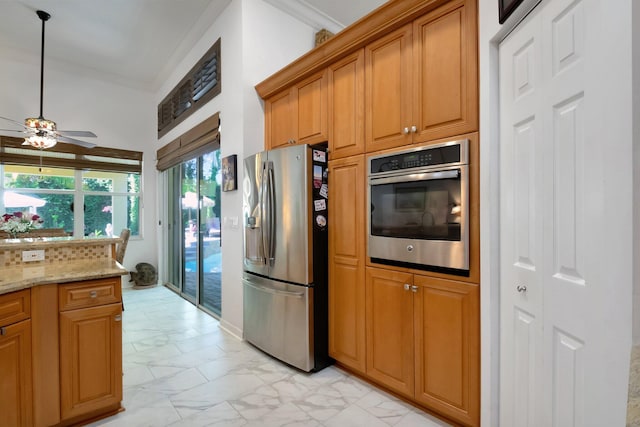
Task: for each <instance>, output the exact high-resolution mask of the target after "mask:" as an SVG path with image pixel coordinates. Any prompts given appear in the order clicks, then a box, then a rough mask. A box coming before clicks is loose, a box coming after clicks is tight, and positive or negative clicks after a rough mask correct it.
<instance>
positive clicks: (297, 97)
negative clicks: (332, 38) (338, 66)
mask: <svg viewBox="0 0 640 427" xmlns="http://www.w3.org/2000/svg"><path fill="white" fill-rule="evenodd" d="M265 138H266V148H267V149H272V148H277V147H282V146H285V145H291V144H316V143H319V142H324V141H326V140H327V73H326V70H325V71H322V72H320V73H316V74H314V75H313V76H311V77H309V78H307V79H305V80H303V81H301V82H300V83H298V84H296V85H294V86H292V87H291V88H289V89H287V90H284V91H282V92H280V93H277V94H275V95H273V96H272V97H270V98H269V99H267V100H266V101H265Z"/></svg>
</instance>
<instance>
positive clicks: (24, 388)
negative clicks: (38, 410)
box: [0, 320, 33, 427]
mask: <svg viewBox="0 0 640 427" xmlns="http://www.w3.org/2000/svg"><path fill="white" fill-rule="evenodd" d="M31 384H32V382H31V320H24V321H22V322H19V323H14V324H13V325H9V326H5V327H4V333H3V334H2V335H0V426H25V427H27V426H31V425H33V420H32V414H33V408H32V400H33V399H32V385H31Z"/></svg>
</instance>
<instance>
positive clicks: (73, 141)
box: [56, 135, 96, 148]
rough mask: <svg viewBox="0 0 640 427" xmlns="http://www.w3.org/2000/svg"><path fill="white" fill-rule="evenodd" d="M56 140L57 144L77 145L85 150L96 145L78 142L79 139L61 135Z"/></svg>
mask: <svg viewBox="0 0 640 427" xmlns="http://www.w3.org/2000/svg"><path fill="white" fill-rule="evenodd" d="M56 139H57V140H58V142H68V143H69V144H74V145H79V146H81V147H85V148H93V147H95V146H96V144H92V143H90V142H86V141H80V140H79V139H75V138H69V137H66V136H62V135H60V136H58V137H57V138H56Z"/></svg>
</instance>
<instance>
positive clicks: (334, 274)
mask: <svg viewBox="0 0 640 427" xmlns="http://www.w3.org/2000/svg"><path fill="white" fill-rule="evenodd" d="M364 165H365V162H364V155H359V156H353V157H347V158H344V159H338V160H331V161H330V162H329V200H331V203H329V218H330V219H331V227H329V355H330V356H331V357H333V358H334V359H335V360H337V361H338V362H339V363H341V364H343V365H345V366H348V367H350V368H351V369H353V370H356V371H358V372H360V373H364V372H365V363H366V361H365V308H364V307H365V273H364V271H365V270H364V268H365V256H366V254H365V231H366V230H365V200H364V193H365V180H364V177H365V171H364Z"/></svg>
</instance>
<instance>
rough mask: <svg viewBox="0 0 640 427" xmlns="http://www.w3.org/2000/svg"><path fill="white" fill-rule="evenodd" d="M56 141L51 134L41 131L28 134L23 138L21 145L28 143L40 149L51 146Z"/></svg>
mask: <svg viewBox="0 0 640 427" xmlns="http://www.w3.org/2000/svg"><path fill="white" fill-rule="evenodd" d="M57 143H58V141H57V140H56V138H55V137H54V136H52V135H49V134H46V133H44V132H42V133H41V134H39V135H30V136H28V137H26V138H25V139H24V142H23V143H22V145H30V146H32V147H35V148H39V149H41V150H43V149H47V148H51V147H53V146H54V145H56V144H57Z"/></svg>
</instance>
